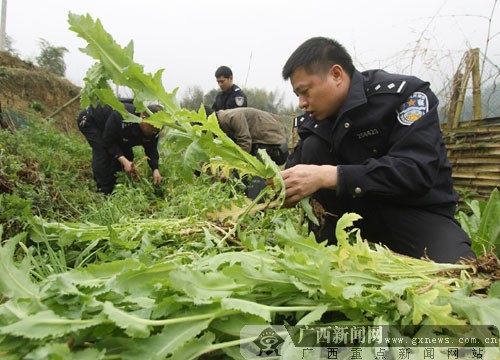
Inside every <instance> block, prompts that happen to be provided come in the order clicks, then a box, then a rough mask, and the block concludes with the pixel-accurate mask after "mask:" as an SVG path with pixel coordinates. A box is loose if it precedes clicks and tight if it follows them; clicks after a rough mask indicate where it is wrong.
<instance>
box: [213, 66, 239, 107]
mask: <svg viewBox="0 0 500 360" xmlns="http://www.w3.org/2000/svg"><path fill="white" fill-rule="evenodd" d="M215 79H216V80H217V84H218V85H219V87H220V89H221V91H220V92H219V93H218V94H217V97H216V98H215V102H214V104H213V106H212V109H213V110H214V111H219V110H226V109H234V108H240V107H246V106H247V96H246V95H245V93H244V92H243V90H241V89H240V88H239V87H238V86H237V85H236V84H234V83H233V72H232V71H231V69H230V68H229V67H227V66H221V67H219V68H218V69H217V70H216V71H215Z"/></svg>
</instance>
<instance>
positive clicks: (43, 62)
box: [36, 39, 68, 76]
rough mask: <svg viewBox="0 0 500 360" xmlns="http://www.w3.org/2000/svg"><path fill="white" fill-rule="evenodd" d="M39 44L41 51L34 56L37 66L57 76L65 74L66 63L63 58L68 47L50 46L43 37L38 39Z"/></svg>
mask: <svg viewBox="0 0 500 360" xmlns="http://www.w3.org/2000/svg"><path fill="white" fill-rule="evenodd" d="M39 45H40V50H41V52H40V55H39V56H38V57H37V58H36V61H37V63H38V66H40V67H41V68H44V69H47V70H48V71H50V72H52V73H54V74H57V75H59V76H64V75H65V74H66V63H65V62H64V59H63V58H64V54H65V53H66V52H68V49H66V48H65V47H62V46H59V47H56V46H52V45H51V44H50V43H49V42H48V41H47V40H45V39H40V41H39Z"/></svg>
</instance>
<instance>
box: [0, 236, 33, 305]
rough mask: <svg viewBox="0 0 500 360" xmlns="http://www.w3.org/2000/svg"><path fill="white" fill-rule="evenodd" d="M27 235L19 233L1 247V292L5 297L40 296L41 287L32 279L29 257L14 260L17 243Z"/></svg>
mask: <svg viewBox="0 0 500 360" xmlns="http://www.w3.org/2000/svg"><path fill="white" fill-rule="evenodd" d="M25 237H26V234H25V233H21V234H18V235H16V236H15V237H14V238H12V239H9V240H7V241H6V242H5V244H4V245H3V246H2V247H0V294H2V295H3V296H5V297H9V298H10V297H19V298H38V293H39V288H38V286H37V285H36V284H35V283H34V282H33V281H32V279H31V276H30V262H29V259H28V258H24V259H23V260H22V261H21V262H20V263H15V262H14V252H15V249H16V245H17V244H18V243H19V242H20V241H21V240H23V239H24V238H25Z"/></svg>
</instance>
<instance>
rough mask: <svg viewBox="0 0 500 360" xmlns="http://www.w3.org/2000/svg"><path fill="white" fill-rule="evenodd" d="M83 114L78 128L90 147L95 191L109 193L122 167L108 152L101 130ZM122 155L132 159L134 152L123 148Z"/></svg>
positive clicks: (79, 119)
mask: <svg viewBox="0 0 500 360" xmlns="http://www.w3.org/2000/svg"><path fill="white" fill-rule="evenodd" d="M85 116H86V115H85V113H83V114H80V116H79V117H78V128H79V129H80V131H81V132H82V134H83V135H84V136H85V138H86V139H87V142H88V143H89V145H90V146H91V147H92V172H93V176H94V180H95V182H96V185H97V191H99V192H102V193H104V194H111V193H112V192H113V189H114V187H115V184H116V173H117V172H118V171H121V170H122V169H123V167H122V165H121V163H120V162H119V161H118V160H116V159H115V158H114V157H113V156H112V155H111V154H110V153H109V152H108V150H107V147H106V144H105V142H104V140H103V136H102V130H101V129H99V128H98V127H97V126H95V124H94V123H93V122H92V121H91V120H89V119H87V118H85ZM124 155H125V157H126V158H127V159H129V160H130V161H133V158H134V153H133V151H132V150H131V149H125V152H124Z"/></svg>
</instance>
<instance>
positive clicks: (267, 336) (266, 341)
mask: <svg viewBox="0 0 500 360" xmlns="http://www.w3.org/2000/svg"><path fill="white" fill-rule="evenodd" d="M284 341H285V340H283V338H282V337H281V336H279V335H278V333H277V332H276V331H274V329H272V328H271V327H268V328H266V329H264V330H263V331H262V332H261V333H260V335H259V336H258V337H257V339H255V340H254V341H253V343H254V344H255V345H257V347H258V348H259V350H260V351H259V353H258V354H257V356H262V357H266V356H270V355H273V356H280V354H279V353H278V347H279V346H280V345H281V344H283V342H284Z"/></svg>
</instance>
